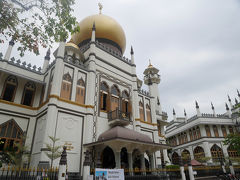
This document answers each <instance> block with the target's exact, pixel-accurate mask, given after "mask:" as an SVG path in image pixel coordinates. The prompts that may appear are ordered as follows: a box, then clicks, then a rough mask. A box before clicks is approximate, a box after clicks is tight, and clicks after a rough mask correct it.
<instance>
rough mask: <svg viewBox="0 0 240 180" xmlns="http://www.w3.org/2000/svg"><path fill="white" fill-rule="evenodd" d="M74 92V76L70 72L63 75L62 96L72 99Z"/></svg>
mask: <svg viewBox="0 0 240 180" xmlns="http://www.w3.org/2000/svg"><path fill="white" fill-rule="evenodd" d="M71 92H72V77H71V75H70V74H69V73H66V74H64V75H63V80H62V89H61V98H64V99H67V100H70V99H71Z"/></svg>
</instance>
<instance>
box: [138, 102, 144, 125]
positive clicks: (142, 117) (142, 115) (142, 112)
mask: <svg viewBox="0 0 240 180" xmlns="http://www.w3.org/2000/svg"><path fill="white" fill-rule="evenodd" d="M139 114H140V120H141V121H144V108H143V103H142V102H141V101H139Z"/></svg>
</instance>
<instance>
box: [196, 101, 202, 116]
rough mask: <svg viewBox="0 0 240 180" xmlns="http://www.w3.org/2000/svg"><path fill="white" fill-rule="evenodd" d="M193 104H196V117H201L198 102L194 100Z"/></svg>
mask: <svg viewBox="0 0 240 180" xmlns="http://www.w3.org/2000/svg"><path fill="white" fill-rule="evenodd" d="M195 104H196V111H197V116H198V117H201V112H200V108H199V105H198V102H197V101H195Z"/></svg>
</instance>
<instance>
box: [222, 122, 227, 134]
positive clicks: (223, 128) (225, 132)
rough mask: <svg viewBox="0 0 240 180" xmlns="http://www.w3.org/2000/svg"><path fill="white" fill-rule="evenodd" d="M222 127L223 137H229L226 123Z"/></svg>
mask: <svg viewBox="0 0 240 180" xmlns="http://www.w3.org/2000/svg"><path fill="white" fill-rule="evenodd" d="M221 129H222V134H223V137H227V131H226V127H225V126H224V125H222V126H221Z"/></svg>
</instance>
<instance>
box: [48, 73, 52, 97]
mask: <svg viewBox="0 0 240 180" xmlns="http://www.w3.org/2000/svg"><path fill="white" fill-rule="evenodd" d="M52 82H53V75H51V77H50V80H49V85H48V91H47V99H48V98H49V95H50V93H51V90H52Z"/></svg>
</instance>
